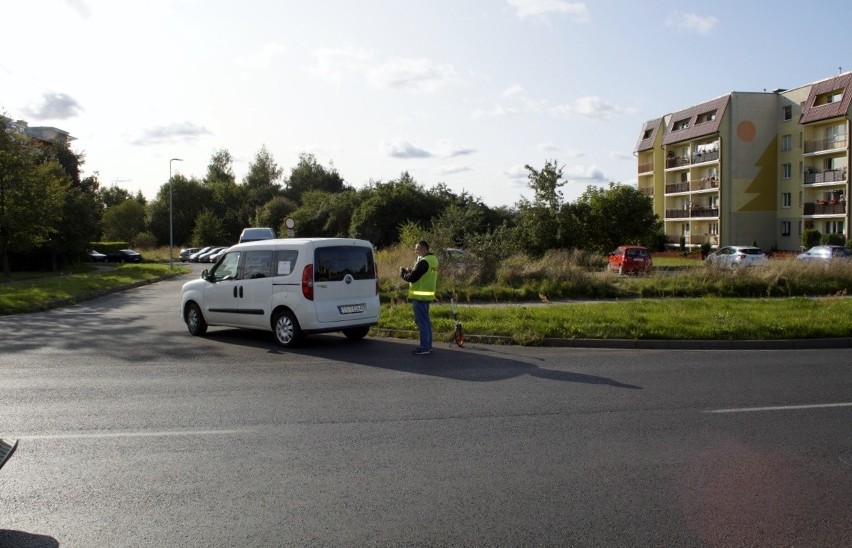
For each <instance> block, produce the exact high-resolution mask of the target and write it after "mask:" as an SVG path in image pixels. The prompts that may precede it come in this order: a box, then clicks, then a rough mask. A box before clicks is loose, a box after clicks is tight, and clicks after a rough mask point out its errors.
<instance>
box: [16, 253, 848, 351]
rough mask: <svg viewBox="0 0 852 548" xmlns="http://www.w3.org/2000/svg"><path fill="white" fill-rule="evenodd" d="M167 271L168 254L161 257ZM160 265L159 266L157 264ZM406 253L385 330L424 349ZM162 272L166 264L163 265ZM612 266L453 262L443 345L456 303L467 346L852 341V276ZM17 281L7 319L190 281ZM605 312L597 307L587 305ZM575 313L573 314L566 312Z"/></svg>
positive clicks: (389, 295)
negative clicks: (476, 342)
mask: <svg viewBox="0 0 852 548" xmlns="http://www.w3.org/2000/svg"><path fill="white" fill-rule="evenodd" d="M162 255H163V257H164V258H165V260H166V261H167V260H168V254H167V252H166V253H165V254H162ZM145 256H146V259H147V258H148V257H152V258H155V260H156V259H157V256H156V254H152V253H151V252H147V253H146V254H145ZM413 259H414V258H413V256H412V253H411V250H410V249H408V248H405V249H403V248H401V247H397V248H393V249H389V250H383V251H381V252H379V253H378V257H377V260H378V265H379V274H380V287H381V296H382V301H383V303H384V304H383V307H382V316H381V320H380V324H379V327H380V328H382V329H387V330H395V331H398V332H399V333H400V336H410V337H414V336H415V334H416V327H415V325H414V321H413V319H412V315H411V308H410V305H409V304H408V303H407V302H406V300H405V296H406V292H407V284H406V283H405V282H403V281H402V280H401V279H400V278H399V276H398V270H399V266H401V265H405V266H411V263H412V261H413ZM159 260H163V258H159ZM605 265H606V262H605V257H601V256H599V255H593V254H586V253H582V252H573V253H568V252H555V253H551V254H548V255H547V256H545V257H544V258H541V259H530V258H527V257H522V256H521V257H508V258H506V259H504V260H502V261H500V262H499V264H498V265H496V266H492V267H490V270H488V269H484V268H483V267H482V266H481V265H480V264H479V263H478V262H477V261H476V260H475V259H468V262H467V263H460V264H459V263H456V264H453V263H450V262H448V261H445V262H444V263H443V264H442V266H441V269H440V274H439V296H440V299H439V301H438V302H436V303H435V304H434V305H433V307H432V319H433V323H434V330H435V339H436V341H441V340H446V341H449V340H450V339H451V335H452V332H453V329H454V320H453V318H452V314H451V310H450V305H449V298H450V295H453V294H455V296H456V303H457V312H458V316H459V321H461V322H462V323H463V325H464V331H465V333H466V334H468V335H478V336H494V337H506V338H507V340H511V342H514V343H518V344H536V343H537V342H539V341H541V340H543V339H546V338H578V339H585V338H589V339H674V340H678V339H680V340H690V339H707V340H743V339H767V340H770V339H787V338H789V339H807V338H823V337H850V336H852V299H850V298H846V293H847V291H848V290H849V288H850V287H852V264H849V263H846V264H841V263H836V264H831V265H829V266H825V265H823V264H813V265H809V264H800V263H799V262H797V261H795V260H791V259H789V258H785V259H773V260H771V261H770V264H769V265H768V266H766V267H761V268H753V269H746V270H743V271H733V272H732V271H720V270H712V269H707V268H705V267H704V265H703V263H702V262H701V261H700V260H698V259H690V258H655V270H656V273H654V274H652V275H649V276H617V275H614V274H611V273H608V272H605ZM85 268H86V270H85V271H81V272H72V273H63V274H42V275H40V277H38V275H37V274H35V273H24V274H17V275H15V276H14V277H13V279H12V280H11V281H4V282H3V283H0V313H5V314H9V313H16V312H26V311H32V310H40V309H45V308H49V307H52V306H56V305H59V304H70V303H74V302H79V301H82V300H85V299H88V298H91V297H93V296H97V295H101V294H104V293H107V292H109V291H112V290H114V288H116V287H126V286H128V285H135V284H140V283H146V282H149V281H151V280H155V279H160V278H163V277H168V276H170V275H177V274H185V273H188V272H189V269H187V268H186V267H183V266H181V265H180V263H176V264H175V267H174V270H170V269H169V266H168V264H152V263H143V264H140V265H121V266H118V267H115V268H112V267H108V268H106V269H102V270H93V268H92V267H90V266H87V267H85ZM589 300H596V301H598V302H587V301H589ZM564 301H570V302H564Z"/></svg>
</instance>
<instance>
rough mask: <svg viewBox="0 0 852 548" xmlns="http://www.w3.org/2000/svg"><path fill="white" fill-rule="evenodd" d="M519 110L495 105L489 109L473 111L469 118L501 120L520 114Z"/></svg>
mask: <svg viewBox="0 0 852 548" xmlns="http://www.w3.org/2000/svg"><path fill="white" fill-rule="evenodd" d="M520 112H521V111H520V110H518V109H516V108H515V107H504V106H503V105H500V104H495V105H494V106H493V107H491V108H490V109H485V110H483V109H477V110H474V111H473V112H472V113H471V115H470V117H471V118H473V119H474V120H478V119H480V118H502V117H503V116H513V115H515V114H520Z"/></svg>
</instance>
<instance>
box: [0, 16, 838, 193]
mask: <svg viewBox="0 0 852 548" xmlns="http://www.w3.org/2000/svg"><path fill="white" fill-rule="evenodd" d="M804 6H805V5H804V4H801V5H793V4H789V5H788V4H783V3H778V2H769V1H762V0H753V1H742V0H740V1H737V2H734V1H727V0H722V1H716V2H694V3H684V2H674V1H671V2H670V1H663V0H661V1H653V0H649V1H647V2H636V1H634V0H622V1H616V0H609V1H607V0H600V1H596V0H590V1H587V2H574V1H566V0H357V1H356V0H313V1H305V0H292V1H291V0H280V1H275V0H265V1H263V0H240V1H239V2H235V1H226V0H148V1H146V2H138V1H134V2H130V1H126V0H30V1H26V2H25V1H23V0H20V1H14V2H12V3H11V5H8V4H7V5H5V6H4V10H3V11H4V29H3V32H2V33H0V51H3V52H4V53H3V55H2V56H0V112H2V113H5V114H6V115H7V116H9V117H11V118H14V119H24V120H27V121H28V122H29V123H30V125H33V126H53V127H58V128H60V129H63V130H66V131H68V132H70V133H71V135H73V136H74V137H76V138H77V140H76V141H74V142H73V143H72V148H73V149H74V150H77V151H81V152H84V153H85V156H86V164H85V165H84V174H85V175H88V174H91V173H92V172H95V171H96V172H98V175H99V178H100V181H101V184H102V185H107V186H108V185H117V186H120V187H122V188H125V189H127V190H129V191H130V192H132V193H135V192H136V191H137V190H141V191H142V193H143V194H145V196H147V197H148V198H153V197H154V196H155V195H156V192H157V191H158V189H159V188H160V187H161V186H162V185H163V184H165V183H166V182H167V180H168V175H169V166H170V163H169V159H170V158H182V159H183V161H182V162H174V163H173V164H172V167H173V170H174V173H181V174H183V175H185V176H187V177H191V176H195V177H198V178H202V177H203V176H204V175H205V173H206V170H207V165H208V163H209V161H210V157H211V155H212V154H213V153H214V152H215V151H216V150H219V149H221V148H226V149H228V150H229V151H230V152H231V154H232V156H233V157H234V160H235V162H234V171H235V173H236V175H237V180H238V181H241V180H242V177H243V176H244V175H245V173H246V171H247V169H248V165H249V163H250V162H251V161H252V160H253V158H254V156H255V154H256V153H257V152H258V151H259V150H260V148H261V146H266V148H267V149H268V150H269V152H270V153H271V154H272V155H273V157H274V158H275V160H276V162H277V163H278V165H279V166H280V167H281V168H282V169H283V170H284V173H285V175H286V174H289V172H290V169H291V168H292V167H293V166H294V165H295V164H296V162H297V161H298V157H299V154H300V153H303V152H308V153H311V154H314V155H315V156H316V158H317V160H318V161H319V163H320V164H322V165H324V166H326V167H330V166H333V167H334V168H335V169H337V170H338V172H339V173H340V175H341V176H342V177H343V178H344V179H345V180H346V182H347V183H348V184H350V185H353V186H355V187H361V186H363V185H365V184H366V183H367V182H369V181H370V180H373V181H388V180H391V179H395V178H397V177H398V176H399V175H400V174H401V173H402V172H403V171H408V172H409V173H410V174H411V175H412V176H413V177H414V178H415V179H416V180H417V181H418V182H419V183H421V184H423V185H424V186H426V187H432V186H434V185H436V184H438V183H444V184H446V185H447V186H449V187H450V188H451V189H452V190H454V191H455V192H462V191H467V192H468V193H470V194H473V195H474V196H478V197H480V198H481V199H482V200H483V201H484V202H485V203H487V204H489V205H492V206H499V205H512V204H514V203H516V202H517V201H518V199H520V197H521V195H524V196H526V197H528V198H529V197H532V193H531V192H530V191H529V189H528V187H527V178H526V176H527V171H526V170H525V169H524V165H525V164H529V165H531V166H532V167H534V168H536V169H540V168H541V167H542V166H543V165H544V162H545V161H547V160H555V161H557V162H558V164H559V165H560V166H562V167H563V168H564V175H565V177H564V180H565V181H566V185H565V187H564V188H563V192H564V195H565V197H566V199H568V200H572V201H573V200H574V199H576V197H577V196H579V195H580V194H581V193H582V192H583V191H584V190H585V188H586V187H587V186H588V185H604V186H605V185H607V184H608V183H609V181H614V182H619V183H624V184H635V180H636V175H635V172H636V161H635V158H634V157H633V154H632V153H633V148H634V146H635V144H636V141H637V139H638V137H639V132H640V130H641V126H642V124H643V123H644V122H645V121H646V120H650V119H653V118H656V117H659V116H662V115H664V114H667V113H669V112H673V111H677V110H680V109H683V108H686V107H688V106H691V105H693V104H697V103H701V102H704V101H707V100H709V99H713V98H715V97H718V96H720V95H724V94H726V93H729V92H731V91H763V90H766V91H771V90H774V89H777V88H793V87H797V86H800V85H804V84H807V83H810V82H813V81H817V80H821V79H823V78H828V77H831V76H834V75H836V74H837V73H838V72H839V70H842V71H844V72H845V71H848V70H850V69H852V57H850V56H849V55H848V50H847V48H846V47H844V46H843V45H842V39H841V40H840V41H839V42H838V41H837V40H835V38H837V37H841V36H842V34H843V30H842V25H843V24H845V22H848V21H849V20H850V18H852V4H849V3H848V2H846V1H843V0H836V1H820V0H814V1H813V2H809V3H808V4H807V8H805V7H804ZM832 25H836V26H837V28H835V29H833V30H832Z"/></svg>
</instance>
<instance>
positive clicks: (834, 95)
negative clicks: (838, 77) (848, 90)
mask: <svg viewBox="0 0 852 548" xmlns="http://www.w3.org/2000/svg"><path fill="white" fill-rule="evenodd" d="M842 100H843V90H842V89H836V90H834V91H829V92H828V93H821V94H820V95H817V98H816V101H814V105H815V106H819V105H830V104H831V103H839V102H840V101H842Z"/></svg>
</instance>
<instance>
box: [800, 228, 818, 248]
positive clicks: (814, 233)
mask: <svg viewBox="0 0 852 548" xmlns="http://www.w3.org/2000/svg"><path fill="white" fill-rule="evenodd" d="M820 236H821V235H820V232H819V230H817V229H815V228H808V229H807V230H805V231H804V232H803V233H802V245H804V246H805V249H810V248H812V247H813V246H815V245H819V241H820Z"/></svg>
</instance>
